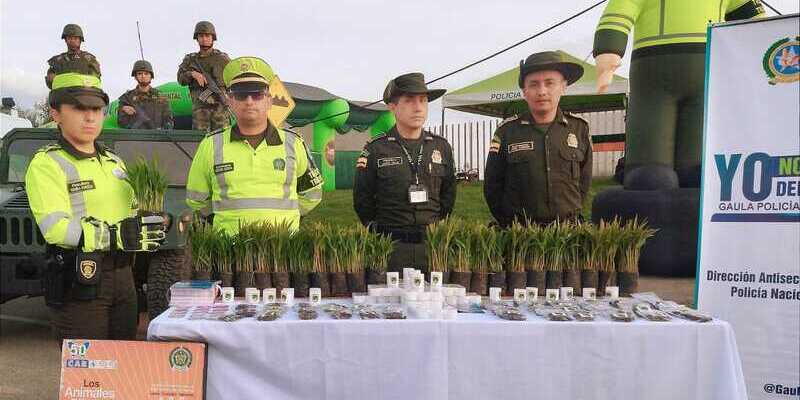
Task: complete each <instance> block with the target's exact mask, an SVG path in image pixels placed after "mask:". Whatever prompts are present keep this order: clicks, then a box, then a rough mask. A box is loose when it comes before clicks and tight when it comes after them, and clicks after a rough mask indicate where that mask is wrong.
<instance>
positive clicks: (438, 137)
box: [426, 131, 447, 142]
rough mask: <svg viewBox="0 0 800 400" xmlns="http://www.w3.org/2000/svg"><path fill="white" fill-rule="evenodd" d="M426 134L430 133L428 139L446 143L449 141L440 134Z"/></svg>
mask: <svg viewBox="0 0 800 400" xmlns="http://www.w3.org/2000/svg"><path fill="white" fill-rule="evenodd" d="M426 132H427V133H428V135H427V137H430V138H433V139H439V140H444V141H445V142H446V141H447V138H445V137H444V136H442V135H439V134H436V133H433V132H430V131H426Z"/></svg>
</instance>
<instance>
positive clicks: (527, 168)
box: [484, 51, 592, 226]
mask: <svg viewBox="0 0 800 400" xmlns="http://www.w3.org/2000/svg"><path fill="white" fill-rule="evenodd" d="M581 76H583V67H581V66H580V65H578V64H576V63H573V62H569V61H565V60H564V59H563V58H562V55H561V54H560V53H558V52H552V51H548V52H542V53H536V54H533V55H531V56H530V57H528V58H527V59H526V60H525V61H524V62H523V61H521V62H520V74H519V86H520V88H521V89H522V94H523V97H524V98H525V101H526V102H527V103H528V111H527V112H524V113H522V114H520V115H516V116H513V117H511V118H508V119H507V120H506V121H504V122H503V123H502V124H501V125H500V126H498V128H497V130H496V131H495V134H494V136H493V138H492V141H491V145H490V147H489V156H488V159H487V161H486V171H485V174H484V179H485V180H484V198H485V199H486V203H487V204H488V206H489V210H490V211H491V213H492V215H493V216H494V218H495V219H496V220H497V222H498V224H499V225H501V226H508V225H510V224H511V222H513V221H514V220H518V221H520V222H523V223H525V222H528V221H532V222H535V223H539V224H546V223H550V222H552V221H554V220H557V219H561V220H564V219H576V218H580V213H581V210H582V207H583V202H584V200H585V199H586V196H587V194H588V193H589V187H590V184H591V179H592V145H591V139H590V136H589V125H588V123H587V122H586V121H585V120H583V119H581V118H579V117H577V116H574V115H572V114H569V113H567V112H564V111H562V110H561V108H560V107H559V100H560V99H561V96H562V95H563V94H564V92H565V90H566V88H567V86H568V85H570V84H572V83H575V82H576V81H578V79H580V78H581Z"/></svg>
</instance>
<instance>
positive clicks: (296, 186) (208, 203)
mask: <svg viewBox="0 0 800 400" xmlns="http://www.w3.org/2000/svg"><path fill="white" fill-rule="evenodd" d="M274 77H275V75H274V73H273V72H272V68H270V66H269V65H268V64H267V63H266V62H265V61H264V60H262V59H260V58H257V57H240V58H237V59H234V60H231V62H230V63H228V65H227V66H226V67H225V69H224V71H223V79H224V81H225V86H226V87H228V88H229V89H228V90H229V93H228V97H229V98H230V105H231V110H232V111H233V113H234V114H235V115H236V121H237V122H236V124H234V125H233V126H232V127H228V128H225V129H222V130H218V131H215V132H212V133H210V134H209V135H208V136H207V137H206V138H205V139H203V141H202V142H200V145H199V146H198V148H197V152H196V153H195V156H194V160H193V161H192V166H191V168H190V169H189V177H188V180H187V182H186V196H187V198H186V203H187V204H188V205H189V207H191V208H192V209H194V210H196V211H199V212H200V213H201V214H203V215H207V216H208V215H210V214H213V219H212V221H213V225H214V226H215V227H219V228H222V229H224V230H225V231H227V232H228V233H236V232H238V229H239V225H240V223H248V222H255V221H267V222H270V223H279V222H281V221H286V222H288V223H289V224H290V225H291V227H292V229H295V230H296V229H297V228H298V227H299V224H300V215H303V214H306V213H307V212H309V211H311V210H312V209H313V208H314V207H316V206H317V205H318V204H319V202H320V201H321V200H322V177H321V175H320V173H319V170H318V169H317V167H316V166H315V165H314V162H313V160H312V159H311V157H309V154H308V150H307V148H306V145H305V143H304V142H303V139H302V138H301V137H300V136H298V135H296V134H294V133H292V132H288V131H284V130H282V129H280V128H279V127H276V126H275V125H273V123H272V122H271V121H270V120H269V119H268V113H269V110H270V107H271V106H272V98H271V97H270V94H269V85H270V83H271V82H272V80H273V78H274Z"/></svg>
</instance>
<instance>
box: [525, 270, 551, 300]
mask: <svg viewBox="0 0 800 400" xmlns="http://www.w3.org/2000/svg"><path fill="white" fill-rule="evenodd" d="M526 273H527V275H528V283H527V285H528V286H530V287H535V288H537V289H539V290H538V291H539V295H540V296H544V290H545V288H546V286H545V275H547V273H546V272H545V271H535V270H528V271H526ZM526 287H527V286H526Z"/></svg>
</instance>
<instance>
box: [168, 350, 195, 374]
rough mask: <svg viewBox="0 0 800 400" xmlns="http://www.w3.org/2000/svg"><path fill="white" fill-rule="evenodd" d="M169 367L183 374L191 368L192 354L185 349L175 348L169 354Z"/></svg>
mask: <svg viewBox="0 0 800 400" xmlns="http://www.w3.org/2000/svg"><path fill="white" fill-rule="evenodd" d="M169 366H170V368H172V369H173V370H176V371H178V372H184V371H186V370H188V369H189V367H191V366H192V352H191V351H189V349H187V348H185V347H176V348H174V349H173V350H172V351H171V352H170V353H169Z"/></svg>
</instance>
